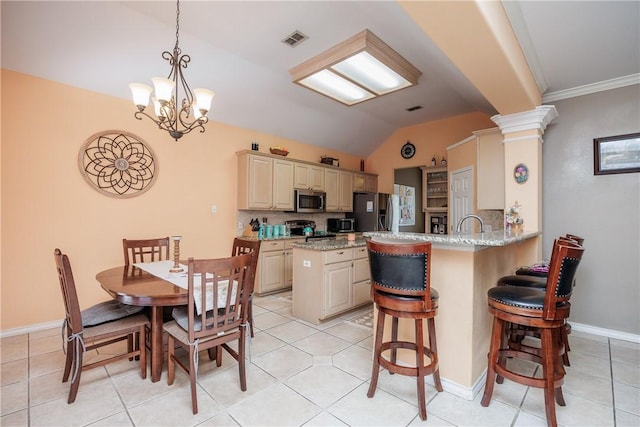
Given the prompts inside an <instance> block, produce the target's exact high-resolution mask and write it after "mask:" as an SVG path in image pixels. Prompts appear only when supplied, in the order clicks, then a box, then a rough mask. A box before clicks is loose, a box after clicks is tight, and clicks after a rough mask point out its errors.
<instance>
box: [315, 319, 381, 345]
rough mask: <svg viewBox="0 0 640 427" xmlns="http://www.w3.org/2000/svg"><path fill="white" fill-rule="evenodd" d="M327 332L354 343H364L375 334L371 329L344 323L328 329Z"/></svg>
mask: <svg viewBox="0 0 640 427" xmlns="http://www.w3.org/2000/svg"><path fill="white" fill-rule="evenodd" d="M326 332H327V333H329V334H331V335H335V336H336V337H338V338H342V339H343V340H346V341H349V342H352V343H357V342H359V341H362V340H363V339H365V338H368V337H370V336H371V335H372V334H373V332H372V330H371V329H369V328H365V327H362V326H359V325H354V324H351V323H344V322H343V323H340V324H338V325H336V326H334V327H332V328H329V329H327V330H326Z"/></svg>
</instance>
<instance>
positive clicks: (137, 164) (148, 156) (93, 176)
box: [78, 130, 158, 198]
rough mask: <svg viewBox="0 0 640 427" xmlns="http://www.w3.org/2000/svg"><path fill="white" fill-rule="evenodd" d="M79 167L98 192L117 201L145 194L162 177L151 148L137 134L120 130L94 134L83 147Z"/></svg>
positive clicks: (86, 179)
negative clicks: (158, 176)
mask: <svg viewBox="0 0 640 427" xmlns="http://www.w3.org/2000/svg"><path fill="white" fill-rule="evenodd" d="M78 167H79V168H80V173H81V174H82V176H83V178H84V179H85V181H87V183H89V185H90V186H91V187H93V188H94V189H95V190H96V191H98V192H100V193H102V194H105V195H107V196H110V197H117V198H129V197H135V196H138V195H140V194H142V193H144V192H145V191H147V190H148V189H149V188H150V187H151V185H152V184H153V183H154V182H155V180H156V176H157V174H158V163H157V161H156V160H155V156H154V154H153V151H151V148H150V147H149V146H147V145H146V144H145V143H144V142H143V141H142V140H141V139H140V138H138V137H137V136H136V135H133V134H131V133H128V132H125V131H120V130H109V131H103V132H98V133H96V134H94V135H91V136H90V137H89V138H88V139H87V140H86V141H85V143H84V144H83V145H82V148H80V152H79V153H78Z"/></svg>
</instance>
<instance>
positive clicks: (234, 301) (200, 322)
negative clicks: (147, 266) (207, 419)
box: [164, 252, 256, 414]
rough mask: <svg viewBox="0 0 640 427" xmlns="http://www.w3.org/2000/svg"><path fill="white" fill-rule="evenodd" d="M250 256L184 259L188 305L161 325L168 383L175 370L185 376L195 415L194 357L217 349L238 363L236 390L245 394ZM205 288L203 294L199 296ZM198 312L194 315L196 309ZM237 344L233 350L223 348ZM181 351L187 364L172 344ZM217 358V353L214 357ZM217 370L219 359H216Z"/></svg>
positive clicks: (177, 308)
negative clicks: (165, 351) (165, 340)
mask: <svg viewBox="0 0 640 427" xmlns="http://www.w3.org/2000/svg"><path fill="white" fill-rule="evenodd" d="M255 256H256V253H255V252H252V253H248V254H245V255H239V256H233V257H229V258H221V259H203V260H194V259H193V258H189V263H188V266H189V267H188V271H187V283H188V294H189V303H188V305H187V306H186V307H176V308H174V310H173V318H174V319H175V320H173V321H171V322H169V323H165V325H164V330H165V331H166V332H167V333H168V334H169V340H168V346H167V347H168V355H167V367H168V375H167V383H168V384H169V385H172V384H173V381H174V379H175V365H176V364H177V365H178V366H179V367H180V368H182V369H183V370H184V371H185V372H186V373H187V374H188V375H189V381H190V383H191V404H192V409H193V413H194V414H197V413H198V397H197V393H196V379H197V378H196V376H197V369H198V352H199V351H201V350H208V349H211V348H214V347H218V346H221V347H222V348H224V349H225V350H226V351H227V352H228V353H229V354H230V355H231V356H232V357H233V358H234V359H236V360H237V361H238V369H239V374H240V389H241V390H242V391H246V390H247V377H246V369H245V364H246V362H245V360H246V359H245V341H246V331H247V326H248V325H247V319H248V312H247V306H248V304H249V296H250V295H251V292H252V291H253V289H252V287H253V282H252V281H251V264H252V262H253V258H254V257H255ZM203 289H205V291H202V290H203ZM198 306H199V307H200V311H199V312H198V311H197V307H198ZM233 341H237V349H238V350H237V351H236V350H234V349H233V348H231V347H230V346H229V345H228V343H230V342H233ZM176 344H177V345H179V346H181V347H182V348H184V349H185V350H186V351H187V352H188V354H189V359H188V361H187V362H183V361H182V360H180V359H179V358H178V357H176V356H175V345H176ZM219 354H221V352H219ZM216 365H217V366H221V365H222V358H221V357H218V358H216Z"/></svg>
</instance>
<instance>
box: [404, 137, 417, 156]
mask: <svg viewBox="0 0 640 427" xmlns="http://www.w3.org/2000/svg"><path fill="white" fill-rule="evenodd" d="M400 154H401V155H402V157H404V158H405V159H410V158H412V157H413V155H414V154H416V146H415V145H413V144H412V143H410V142H409V141H407V143H406V144H404V145H403V146H402V148H401V149H400Z"/></svg>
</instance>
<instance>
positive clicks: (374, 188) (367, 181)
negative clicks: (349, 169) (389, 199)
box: [353, 173, 378, 193]
mask: <svg viewBox="0 0 640 427" xmlns="http://www.w3.org/2000/svg"><path fill="white" fill-rule="evenodd" d="M353 191H355V192H356V193H357V192H365V193H377V192H378V175H370V174H366V173H354V174H353Z"/></svg>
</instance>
